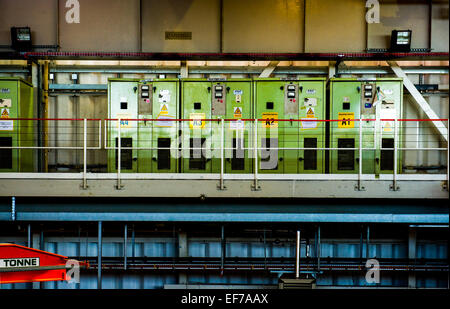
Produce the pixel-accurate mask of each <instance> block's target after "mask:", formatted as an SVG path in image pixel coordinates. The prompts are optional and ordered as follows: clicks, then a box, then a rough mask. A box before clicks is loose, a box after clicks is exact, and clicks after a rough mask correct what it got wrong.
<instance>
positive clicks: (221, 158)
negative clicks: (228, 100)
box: [219, 118, 225, 190]
mask: <svg viewBox="0 0 450 309" xmlns="http://www.w3.org/2000/svg"><path fill="white" fill-rule="evenodd" d="M224 121H225V120H224V119H223V118H222V119H221V120H220V185H219V190H224V189H225V187H224V185H223V175H224V140H225V132H224V130H225V125H224V124H225V122H224Z"/></svg>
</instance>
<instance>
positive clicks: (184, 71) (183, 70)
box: [180, 61, 189, 78]
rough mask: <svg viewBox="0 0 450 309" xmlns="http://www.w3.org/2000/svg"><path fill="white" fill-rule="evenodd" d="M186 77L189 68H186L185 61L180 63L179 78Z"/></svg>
mask: <svg viewBox="0 0 450 309" xmlns="http://www.w3.org/2000/svg"><path fill="white" fill-rule="evenodd" d="M188 75H189V68H188V64H187V61H181V68H180V77H181V78H187V77H188Z"/></svg>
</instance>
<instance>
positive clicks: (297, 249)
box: [295, 230, 301, 279]
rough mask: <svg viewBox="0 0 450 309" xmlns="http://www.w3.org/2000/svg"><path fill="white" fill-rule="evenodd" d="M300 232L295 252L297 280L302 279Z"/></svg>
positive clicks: (298, 232) (298, 231)
mask: <svg viewBox="0 0 450 309" xmlns="http://www.w3.org/2000/svg"><path fill="white" fill-rule="evenodd" d="M300 246H301V240H300V230H297V241H296V248H295V249H296V250H295V278H296V279H298V278H300Z"/></svg>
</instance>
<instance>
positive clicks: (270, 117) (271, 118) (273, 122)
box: [262, 113, 278, 128]
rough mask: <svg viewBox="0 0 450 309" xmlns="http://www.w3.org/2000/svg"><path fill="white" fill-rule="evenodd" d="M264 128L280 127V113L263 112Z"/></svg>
mask: <svg viewBox="0 0 450 309" xmlns="http://www.w3.org/2000/svg"><path fill="white" fill-rule="evenodd" d="M262 119H264V120H265V121H263V122H262V126H263V128H278V121H277V120H278V113H262Z"/></svg>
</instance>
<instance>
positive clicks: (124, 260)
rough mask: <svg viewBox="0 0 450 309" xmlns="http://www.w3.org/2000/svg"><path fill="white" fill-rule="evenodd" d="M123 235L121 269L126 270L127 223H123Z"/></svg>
mask: <svg viewBox="0 0 450 309" xmlns="http://www.w3.org/2000/svg"><path fill="white" fill-rule="evenodd" d="M124 232H125V233H124V237H123V269H125V270H127V244H128V225H127V224H126V223H125V231H124Z"/></svg>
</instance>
